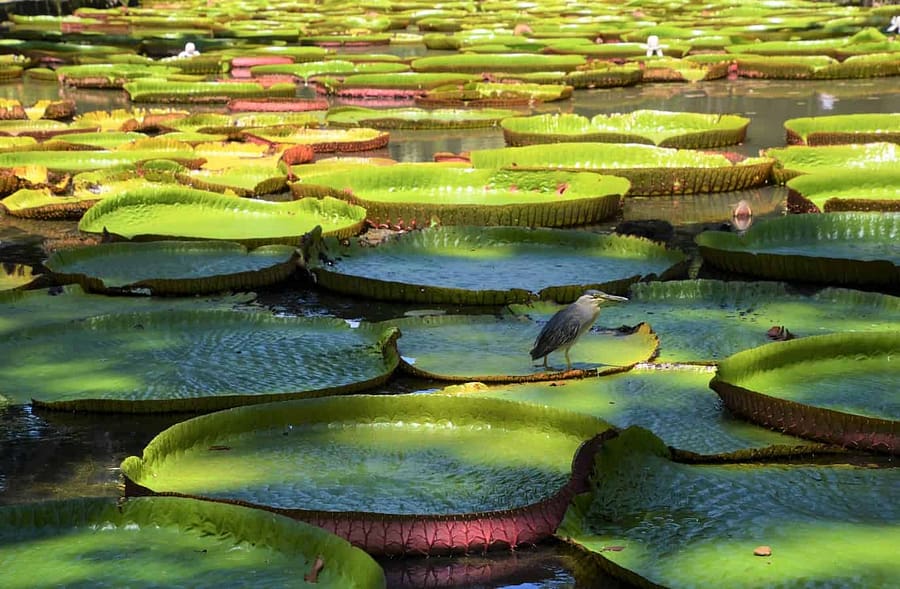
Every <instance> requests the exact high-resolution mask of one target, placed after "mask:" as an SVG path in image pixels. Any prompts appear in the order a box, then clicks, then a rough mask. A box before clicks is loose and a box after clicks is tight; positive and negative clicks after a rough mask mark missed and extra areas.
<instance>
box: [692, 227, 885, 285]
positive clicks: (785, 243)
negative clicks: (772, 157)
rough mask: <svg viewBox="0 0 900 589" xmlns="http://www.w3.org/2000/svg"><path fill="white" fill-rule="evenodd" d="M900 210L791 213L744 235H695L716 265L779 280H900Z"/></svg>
mask: <svg viewBox="0 0 900 589" xmlns="http://www.w3.org/2000/svg"><path fill="white" fill-rule="evenodd" d="M898 225H900V213H881V214H878V213H829V214H827V215H791V216H788V217H781V218H776V219H769V220H766V221H765V222H762V223H754V224H753V226H752V227H750V229H748V230H747V231H746V232H745V233H744V234H743V235H738V234H736V233H728V232H724V231H706V232H704V233H701V234H700V235H698V236H697V237H696V242H697V244H698V245H699V246H700V253H701V254H702V255H703V259H704V260H705V261H707V262H709V263H710V264H712V265H713V266H716V267H717V268H721V269H723V270H728V271H731V272H738V273H741V274H749V275H753V276H760V277H763V278H768V279H774V280H802V281H807V282H824V283H832V284H833V283H839V284H882V285H887V284H898V283H900V253H898V250H897V247H896V242H895V236H896V234H897V231H898V229H897V228H898Z"/></svg>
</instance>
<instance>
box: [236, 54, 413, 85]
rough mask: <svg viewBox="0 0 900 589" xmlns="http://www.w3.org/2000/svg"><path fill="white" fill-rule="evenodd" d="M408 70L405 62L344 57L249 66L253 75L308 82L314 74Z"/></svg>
mask: <svg viewBox="0 0 900 589" xmlns="http://www.w3.org/2000/svg"><path fill="white" fill-rule="evenodd" d="M406 71H409V66H408V65H407V64H405V63H396V62H394V63H392V62H383V61H382V62H374V63H355V62H352V61H349V60H344V59H327V60H324V61H307V62H303V63H291V64H266V65H255V66H253V67H251V68H250V73H251V74H253V76H254V77H259V76H266V75H273V74H281V75H287V76H294V77H295V78H298V79H299V80H302V81H303V82H309V80H310V79H311V78H314V77H315V76H328V75H353V74H374V73H383V74H387V73H397V72H406Z"/></svg>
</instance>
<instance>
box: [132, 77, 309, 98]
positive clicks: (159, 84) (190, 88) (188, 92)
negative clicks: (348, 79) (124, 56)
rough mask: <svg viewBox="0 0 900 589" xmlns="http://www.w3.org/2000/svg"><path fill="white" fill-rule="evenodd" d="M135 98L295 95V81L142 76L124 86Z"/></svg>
mask: <svg viewBox="0 0 900 589" xmlns="http://www.w3.org/2000/svg"><path fill="white" fill-rule="evenodd" d="M122 87H123V88H124V89H125V91H126V92H128V96H129V97H130V98H131V101H132V102H175V103H182V102H185V103H192V104H195V103H206V102H228V101H229V100H232V99H234V98H267V97H291V96H294V95H295V94H296V93H297V87H296V85H295V84H293V83H279V84H272V85H271V86H268V87H266V86H263V85H262V84H259V83H256V82H175V81H172V80H167V79H164V78H139V79H137V80H134V81H131V82H128V83H126V84H124V85H123V86H122Z"/></svg>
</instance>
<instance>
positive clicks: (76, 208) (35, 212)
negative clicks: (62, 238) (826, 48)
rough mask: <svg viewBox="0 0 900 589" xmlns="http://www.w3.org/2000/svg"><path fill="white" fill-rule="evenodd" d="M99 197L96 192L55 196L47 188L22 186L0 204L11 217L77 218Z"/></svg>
mask: <svg viewBox="0 0 900 589" xmlns="http://www.w3.org/2000/svg"><path fill="white" fill-rule="evenodd" d="M101 198H103V197H102V196H100V195H97V194H90V195H83V194H76V195H72V196H57V195H55V194H53V193H52V192H51V191H50V189H49V188H39V189H31V188H22V189H20V190H17V191H16V192H13V193H12V194H10V195H9V196H7V197H6V198H4V199H3V200H2V201H0V206H2V207H3V209H4V210H5V211H6V212H7V213H9V214H10V215H12V216H13V217H23V218H26V219H78V218H79V217H81V216H82V215H83V214H84V212H85V211H86V210H88V209H89V208H91V207H92V206H94V205H95V204H96V203H97V201H98V200H100V199H101Z"/></svg>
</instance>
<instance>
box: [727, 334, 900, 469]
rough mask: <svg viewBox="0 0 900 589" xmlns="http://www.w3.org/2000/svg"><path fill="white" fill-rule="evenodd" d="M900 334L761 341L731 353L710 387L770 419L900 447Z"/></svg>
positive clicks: (846, 439)
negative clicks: (898, 387)
mask: <svg viewBox="0 0 900 589" xmlns="http://www.w3.org/2000/svg"><path fill="white" fill-rule="evenodd" d="M898 333H900V332H897V331H896V330H894V331H890V332H876V333H835V334H830V335H822V336H816V337H810V338H802V339H798V340H794V341H789V342H778V343H774V344H769V345H766V346H762V347H759V348H754V349H752V350H747V351H745V352H740V353H738V354H735V355H734V356H731V357H729V358H727V359H726V360H723V361H722V363H721V364H720V365H719V371H718V373H717V374H716V378H715V379H714V380H713V381H712V382H711V383H710V386H711V387H713V388H714V389H715V390H716V392H718V393H719V395H720V396H721V397H722V399H723V400H724V401H725V404H726V405H727V406H728V407H730V408H731V409H732V410H734V411H735V412H737V413H739V414H741V415H744V416H746V417H748V418H749V419H751V420H753V421H756V422H759V423H762V424H763V425H766V426H769V427H773V428H777V429H780V430H783V431H786V432H788V433H792V434H794V435H798V436H803V437H808V438H812V439H815V440H822V441H826V442H833V443H838V444H842V445H845V446H851V447H855V448H863V449H866V450H876V451H881V452H890V453H892V454H900V435H898V425H900V397H898V395H897V391H896V386H895V384H896V377H897V362H898V360H897V352H898V351H900V335H898Z"/></svg>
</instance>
